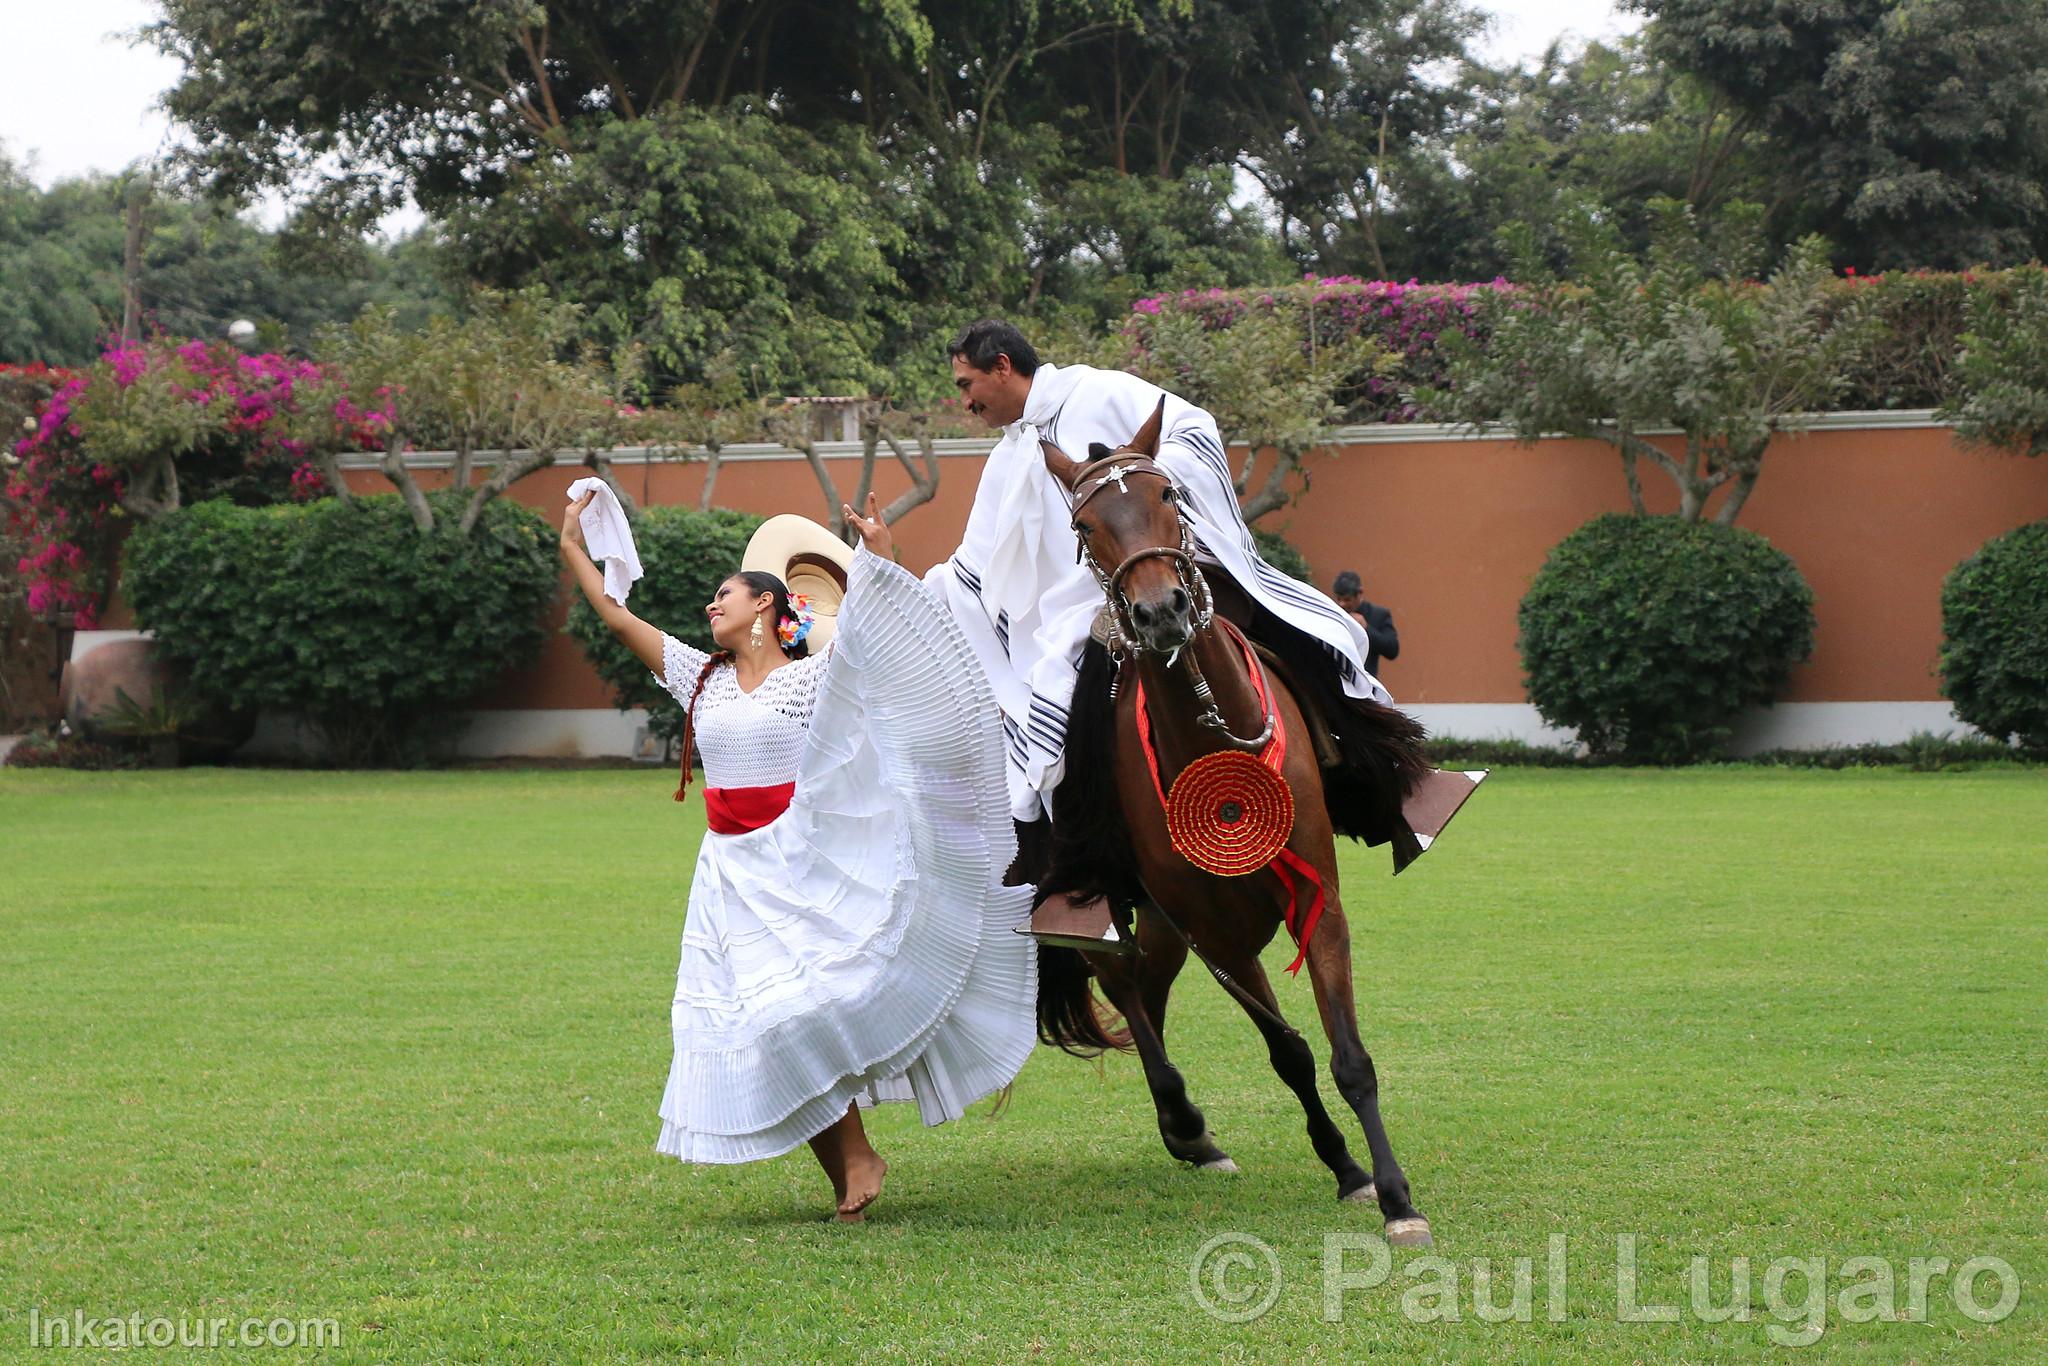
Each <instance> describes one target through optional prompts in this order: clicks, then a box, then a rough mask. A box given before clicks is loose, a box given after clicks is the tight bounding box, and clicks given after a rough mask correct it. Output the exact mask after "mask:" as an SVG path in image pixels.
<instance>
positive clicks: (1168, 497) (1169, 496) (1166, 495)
mask: <svg viewBox="0 0 2048 1366" xmlns="http://www.w3.org/2000/svg"><path fill="white" fill-rule="evenodd" d="M1159 501H1160V502H1162V503H1170V502H1172V501H1173V485H1171V484H1168V485H1167V486H1166V490H1165V492H1163V493H1161V494H1160V495H1159Z"/></svg>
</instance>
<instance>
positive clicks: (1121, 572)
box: [1073, 449, 1279, 754]
mask: <svg viewBox="0 0 2048 1366" xmlns="http://www.w3.org/2000/svg"><path fill="white" fill-rule="evenodd" d="M1126 457H1129V458H1128V459H1126ZM1097 471H1101V473H1100V474H1099V475H1098V474H1097ZM1135 474H1151V475H1157V476H1158V477H1159V478H1160V479H1162V480H1164V481H1165V482H1166V487H1167V488H1168V489H1170V490H1172V493H1173V501H1174V503H1175V506H1176V510H1177V511H1178V509H1179V506H1180V504H1181V493H1180V490H1179V487H1178V486H1177V485H1175V484H1174V482H1173V477H1172V476H1171V475H1169V474H1168V473H1167V472H1166V471H1165V470H1163V469H1161V468H1160V467H1159V464H1158V462H1157V461H1154V460H1151V459H1149V458H1147V457H1145V456H1141V455H1138V454H1137V453H1136V452H1134V451H1131V450H1128V449H1126V450H1120V451H1116V452H1114V453H1112V454H1110V455H1108V456H1105V457H1104V458H1103V459H1101V460H1094V461H1090V462H1089V463H1088V464H1086V465H1083V466H1082V467H1081V472H1080V474H1078V475H1077V476H1076V477H1075V479H1074V486H1075V487H1076V488H1078V489H1083V490H1085V491H1084V492H1081V493H1080V494H1078V495H1077V496H1076V497H1075V499H1074V506H1073V518H1074V526H1073V531H1074V544H1075V547H1076V548H1075V552H1074V558H1075V562H1076V563H1078V564H1084V565H1086V566H1088V571H1089V572H1090V573H1091V574H1093V575H1094V576H1095V582H1096V583H1097V584H1099V585H1100V586H1101V588H1102V594H1103V596H1104V597H1105V598H1107V599H1109V609H1110V617H1109V625H1110V630H1109V636H1110V639H1109V641H1108V642H1107V644H1108V646H1109V655H1110V661H1111V663H1113V664H1114V665H1115V666H1116V673H1115V675H1114V677H1113V680H1112V682H1111V684H1110V690H1109V696H1110V700H1111V701H1112V702H1113V701H1115V700H1116V696H1117V693H1118V691H1119V689H1120V688H1121V686H1122V683H1123V666H1124V664H1125V662H1126V661H1127V660H1129V659H1130V658H1131V657H1132V656H1133V655H1135V654H1137V653H1138V652H1139V651H1140V650H1142V649H1143V648H1144V647H1143V646H1141V645H1139V644H1138V632H1137V629H1136V627H1135V626H1134V625H1133V624H1132V622H1131V615H1130V614H1131V600H1130V598H1129V597H1128V596H1127V595H1126V594H1125V593H1124V580H1125V579H1126V578H1128V577H1129V575H1130V572H1131V570H1132V569H1134V568H1136V567H1137V566H1138V565H1140V564H1143V563H1144V562H1145V561H1146V560H1158V559H1164V560H1170V561H1172V562H1173V569H1174V574H1175V576H1176V577H1177V578H1179V580H1180V583H1181V587H1182V588H1183V589H1184V590H1186V592H1187V595H1188V597H1189V599H1190V600H1191V601H1192V602H1193V603H1194V604H1195V620H1194V630H1195V633H1196V634H1198V635H1199V634H1200V633H1201V632H1203V631H1206V630H1208V629H1209V628H1210V626H1211V625H1212V624H1213V623H1214V622H1215V620H1216V598H1215V595H1214V594H1213V593H1211V592H1210V590H1209V580H1208V578H1207V577H1206V576H1205V575H1204V574H1203V573H1202V567H1201V566H1200V565H1198V564H1196V563H1195V532H1194V528H1192V527H1190V526H1189V525H1188V519H1187V517H1186V515H1185V514H1184V513H1181V514H1180V515H1178V516H1177V517H1176V519H1175V520H1176V521H1178V523H1179V524H1180V544H1179V545H1178V546H1165V545H1155V546H1147V547H1145V548H1144V549H1142V550H1134V551H1132V552H1131V553H1130V554H1129V555H1126V556H1125V557H1124V558H1123V561H1122V563H1120V564H1118V565H1117V567H1116V569H1115V570H1114V571H1110V572H1105V571H1104V570H1103V568H1102V566H1101V565H1100V564H1098V563H1097V562H1096V559H1095V555H1094V553H1093V552H1092V551H1090V550H1089V549H1088V538H1087V537H1086V536H1085V535H1083V534H1082V533H1081V527H1080V518H1081V509H1083V508H1085V507H1086V506H1088V504H1089V502H1090V501H1092V500H1093V499H1094V498H1095V497H1096V495H1098V494H1100V493H1101V492H1102V491H1103V490H1104V489H1105V488H1107V487H1108V486H1109V485H1111V484H1115V485H1116V489H1117V492H1119V493H1129V492H1130V491H1131V490H1130V487H1129V485H1127V484H1126V483H1125V482H1124V481H1125V480H1126V479H1128V478H1129V477H1130V476H1132V475H1135ZM1091 475H1096V478H1095V481H1094V484H1093V486H1092V487H1090V486H1089V476H1091ZM1185 649H1186V647H1185V646H1182V647H1181V648H1180V649H1176V650H1175V651H1173V653H1172V654H1171V655H1170V656H1169V657H1168V658H1167V667H1169V668H1171V667H1173V666H1174V665H1175V664H1176V663H1177V662H1178V661H1179V660H1180V657H1181V654H1182V652H1183V651H1184V650H1185ZM1187 671H1188V678H1189V682H1190V684H1191V685H1192V686H1193V688H1194V691H1195V700H1196V701H1197V702H1199V703H1200V704H1201V706H1202V710H1201V712H1200V714H1199V715H1197V716H1196V717H1195V721H1196V723H1197V724H1199V725H1202V726H1206V727H1207V728H1209V729H1210V730H1213V731H1215V732H1216V733H1217V734H1218V735H1220V736H1221V737H1222V738H1223V739H1224V741H1225V742H1226V743H1228V744H1229V745H1230V746H1231V747H1232V748H1233V749H1241V750H1245V751H1247V752H1249V753H1253V754H1256V753H1258V752H1259V751H1260V750H1262V749H1264V748H1265V747H1266V744H1267V742H1268V741H1270V740H1271V739H1272V738H1273V728H1274V727H1275V726H1276V725H1277V724H1278V722H1279V713H1278V712H1277V711H1276V710H1274V709H1273V707H1272V706H1271V705H1267V706H1266V708H1265V718H1264V719H1265V725H1264V727H1263V728H1262V729H1261V730H1260V731H1259V733H1258V734H1257V735H1252V736H1243V735H1237V734H1234V733H1233V732H1232V731H1231V729H1230V723H1229V722H1227V721H1226V720H1224V719H1223V709H1222V708H1221V707H1220V706H1218V705H1217V703H1216V694H1215V693H1214V692H1213V691H1212V690H1211V689H1210V687H1209V680H1208V679H1207V678H1206V677H1204V676H1203V673H1202V666H1201V664H1200V663H1199V662H1198V661H1197V660H1196V658H1195V656H1194V655H1193V654H1191V653H1190V654H1188V656H1187ZM1260 696H1261V700H1262V701H1263V700H1264V694H1263V692H1262V693H1261V694H1260Z"/></svg>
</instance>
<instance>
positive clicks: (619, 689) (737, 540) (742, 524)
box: [563, 507, 761, 740]
mask: <svg viewBox="0 0 2048 1366" xmlns="http://www.w3.org/2000/svg"><path fill="white" fill-rule="evenodd" d="M759 525H761V519H760V518H759V517H756V516H754V515H753V514H751V513H745V512H731V511H727V510H726V509H723V508H715V509H712V510H711V511H708V512H699V511H697V510H696V509H694V508H685V507H650V508H643V509H641V512H640V516H639V517H638V519H636V520H635V521H634V523H633V543H634V545H635V547H636V548H637V549H638V550H639V552H640V566H641V568H642V569H644V570H645V571H646V573H645V575H644V576H643V577H642V578H641V580H640V582H639V583H637V584H635V585H634V586H633V593H632V600H631V606H632V609H633V612H634V615H636V616H638V617H640V618H641V619H642V620H643V621H649V622H652V623H653V624H654V625H656V626H658V627H660V628H661V629H662V630H664V631H667V632H668V633H669V634H670V635H672V636H674V637H675V638H676V639H677V640H681V641H685V642H687V643H689V644H691V645H695V646H696V647H697V648H698V649H700V650H715V649H717V648H718V647H717V646H716V645H715V644H714V643H713V642H712V639H711V623H710V622H709V621H708V620H706V619H705V616H704V604H706V603H708V602H710V601H711V595H712V593H714V592H715V591H717V588H718V585H719V584H721V583H724V582H725V581H726V580H727V579H728V578H730V577H732V575H734V574H736V573H738V572H739V567H740V557H741V556H742V555H743V554H745V553H746V549H747V538H748V537H750V536H752V535H753V534H754V528H755V527H757V526H759ZM563 629H564V630H565V631H567V632H568V634H570V635H571V636H574V637H575V638H576V643H577V644H578V645H580V646H582V647H583V656H584V658H586V659H588V660H589V661H590V666H591V667H592V668H593V669H595V670H596V671H597V676H598V677H599V678H601V679H603V680H604V682H605V684H606V686H608V687H609V688H611V690H612V698H613V701H614V702H615V703H616V705H617V706H618V708H619V710H620V711H625V710H626V709H627V708H629V707H645V708H647V714H648V727H649V729H651V730H652V731H653V733H654V734H656V735H658V736H660V737H661V738H663V739H664V740H674V739H675V738H676V737H678V736H679V735H681V734H682V730H683V714H682V710H681V709H680V708H679V707H677V706H676V705H675V704H674V702H673V701H672V700H671V699H670V697H669V695H668V693H666V692H664V691H663V690H662V689H661V688H660V687H659V686H657V685H656V684H655V681H654V678H653V676H652V675H651V674H650V673H649V672H648V670H647V666H646V665H644V664H642V663H641V662H640V661H639V660H638V659H637V658H635V657H634V655H633V652H632V651H631V650H629V649H627V648H626V647H625V646H624V645H623V644H621V643H620V641H619V639H618V637H616V636H614V635H613V634H612V633H611V631H610V629H608V628H607V627H606V626H605V624H604V622H603V620H602V619H601V618H600V617H599V616H598V615H597V613H596V612H595V611H593V610H592V609H591V606H590V604H589V603H588V602H587V601H585V600H584V599H583V597H582V596H581V595H580V594H579V595H578V596H577V598H576V600H575V602H573V603H572V604H571V605H570V607H569V624H568V625H567V626H566V627H564V628H563Z"/></svg>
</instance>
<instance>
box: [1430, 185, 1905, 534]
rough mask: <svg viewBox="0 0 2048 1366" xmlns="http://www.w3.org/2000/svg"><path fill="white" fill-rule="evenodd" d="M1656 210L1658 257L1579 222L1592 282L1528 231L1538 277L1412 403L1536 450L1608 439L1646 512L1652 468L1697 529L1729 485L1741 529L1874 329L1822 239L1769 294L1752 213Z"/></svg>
mask: <svg viewBox="0 0 2048 1366" xmlns="http://www.w3.org/2000/svg"><path fill="white" fill-rule="evenodd" d="M1653 207H1654V209H1655V210H1656V212H1657V214H1658V216H1659V218H1660V220H1661V222H1660V226H1659V228H1658V231H1657V234H1656V238H1655V241H1654V244H1653V247H1652V249H1651V251H1650V254H1649V259H1648V260H1647V261H1639V260H1638V259H1636V257H1635V256H1634V254H1633V253H1631V252H1630V251H1629V250H1628V249H1627V248H1626V247H1625V246H1624V245H1623V243H1622V242H1621V241H1620V239H1619V236H1618V234H1617V233H1616V232H1615V230H1614V229H1613V227H1612V225H1610V224H1606V223H1603V222H1601V221H1600V220H1599V219H1597V218H1594V217H1590V216H1589V217H1582V218H1581V219H1579V220H1578V221H1577V222H1576V223H1575V224H1574V225H1573V228H1572V239H1573V245H1572V267H1573V271H1572V273H1573V275H1574V276H1575V277H1576V279H1577V280H1578V281H1580V282H1581V283H1573V284H1567V283H1564V282H1561V281H1559V280H1557V279H1555V278H1554V277H1553V278H1550V279H1545V278H1544V273H1543V267H1542V264H1541V261H1540V258H1539V257H1538V255H1537V252H1536V249H1535V246H1534V234H1533V233H1531V232H1528V231H1526V230H1525V231H1523V232H1521V233H1519V234H1517V236H1518V238H1519V246H1518V255H1519V257H1520V258H1521V261H1522V266H1521V269H1520V271H1519V272H1518V273H1520V274H1522V276H1523V278H1525V279H1528V280H1530V281H1532V283H1530V284H1529V285H1527V286H1526V287H1523V288H1518V289H1516V290H1514V291H1512V292H1507V293H1502V294H1499V295H1496V296H1492V297H1491V298H1490V300H1489V301H1488V302H1487V304H1486V311H1485V319H1484V321H1485V330H1486V331H1487V332H1488V333H1489V334H1490V335H1489V336H1488V338H1487V340H1486V341H1485V342H1484V343H1483V344H1481V343H1479V342H1476V341H1473V340H1471V339H1469V338H1467V337H1464V336H1463V335H1461V334H1452V336H1451V337H1450V338H1449V339H1448V340H1449V343H1450V350H1451V353H1452V361H1451V365H1450V378H1449V382H1448V384H1447V385H1446V386H1445V387H1444V388H1441V389H1432V390H1425V391H1422V392H1419V393H1418V394H1417V396H1416V397H1417V400H1418V401H1419V402H1421V403H1422V404H1423V405H1424V406H1425V407H1426V408H1429V409H1433V410H1434V411H1437V412H1440V413H1443V414H1445V415H1446V416H1448V417H1451V418H1453V419H1455V420H1458V421H1465V422H1471V423H1500V424H1502V425H1504V426H1506V427H1508V428H1509V429H1510V430H1512V431H1513V432H1514V434H1515V436H1516V438H1517V439H1519V440H1521V441H1524V442H1529V443H1533V442H1535V441H1536V440H1537V439H1538V438H1539V437H1542V436H1546V435H1553V434H1556V435H1565V436H1577V437H1586V438H1591V439H1593V440H1597V441H1603V442H1606V443H1607V444H1608V445H1611V446H1613V447H1614V448H1615V450H1616V451H1617V452H1618V453H1619V454H1620V456H1621V460H1622V468H1623V471H1624V474H1625V475H1626V477H1627V481H1628V491H1629V501H1630V504H1631V505H1632V506H1633V507H1634V509H1635V511H1636V512H1637V513H1639V514H1641V513H1644V512H1646V511H1647V509H1646V507H1645V505H1644V502H1643V493H1642V484H1641V479H1640V474H1639V462H1642V461H1648V462H1649V463H1650V464H1651V465H1653V466H1654V467H1656V468H1657V469H1659V470H1662V471H1663V472H1664V473H1665V474H1666V475H1668V476H1669V477H1670V478H1671V480H1672V482H1673V483H1674V484H1676V485H1677V487H1678V493H1679V516H1680V517H1681V518H1682V519H1684V520H1687V521H1698V520H1700V519H1701V518H1702V517H1704V516H1705V515H1706V511H1707V501H1708V499H1709V498H1710V497H1711V496H1712V495H1713V494H1714V492H1715V491H1716V490H1718V489H1721V488H1722V487H1724V486H1726V487H1727V490H1728V491H1727V493H1726V495H1725V496H1724V497H1723V499H1722V501H1721V504H1720V507H1719V509H1718V510H1717V511H1716V512H1715V514H1714V520H1715V521H1716V522H1718V523H1720V524H1721V525H1723V526H1727V525H1732V524H1733V523H1734V521H1735V519H1736V517H1737V516H1738V515H1739V514H1740V513H1741V511H1742V506H1743V504H1744V503H1745V502H1746V501H1747V500H1748V498H1749V495H1750V492H1751V491H1752V490H1753V489H1754V488H1755V487H1756V482H1757V479H1758V477H1759V476H1760V475H1761V474H1762V472H1763V458H1764V454H1765V452H1766V451H1767V450H1768V449H1769V447H1770V443H1771V441H1772V440H1773V438H1775V437H1776V436H1778V435H1779V434H1781V433H1785V432H1795V431H1798V430H1800V429H1801V428H1802V426H1803V425H1804V424H1805V422H1806V420H1807V417H1808V415H1810V414H1812V413H1814V412H1818V411H1823V410H1825V409H1826V408H1827V407H1828V406H1829V404H1830V402H1831V400H1832V399H1833V397H1834V396H1835V395H1836V394H1837V393H1839V392H1841V390H1842V389H1843V388H1844V387H1845V385H1846V383H1847V376H1848V372H1849V370H1850V368H1851V365H1852V363H1853V362H1854V360H1855V358H1856V357H1857V356H1858V354H1860V352H1861V351H1862V350H1863V348H1865V347H1867V346H1868V345H1869V344H1870V340H1871V336H1872V323H1871V319H1870V317H1869V315H1868V313H1867V311H1866V310H1864V309H1862V308H1860V307H1859V306H1858V305H1857V303H1856V302H1855V301H1854V299H1853V297H1852V301H1851V302H1850V303H1849V304H1848V305H1847V306H1837V304H1836V300H1835V298H1834V292H1833V290H1832V281H1833V274H1832V272H1831V271H1830V270H1829V269H1828V265H1827V249H1826V244H1825V243H1823V242H1821V241H1820V240H1819V239H1816V238H1809V239H1807V240H1805V241H1804V242H1801V243H1800V244H1798V245H1797V246H1796V247H1794V248H1793V249H1792V251H1790V252H1789V253H1787V254H1786V256H1785V258H1784V259H1783V260H1782V261H1781V262H1780V263H1779V265H1778V268H1777V270H1776V271H1775V272H1774V273H1773V274H1772V276H1771V278H1770V280H1769V282H1768V283H1767V284H1761V285H1760V284H1758V283H1757V282H1756V281H1755V280H1753V279H1751V278H1749V277H1750V274H1751V271H1752V270H1753V269H1754V268H1755V266H1756V264H1757V262H1758V261H1759V260H1760V258H1761V244H1760V239H1759V236H1758V233H1757V227H1756V222H1755V214H1754V211H1753V210H1751V209H1749V208H1748V207H1747V206H1744V207H1743V208H1742V210H1741V211H1739V212H1731V213H1730V214H1728V215H1724V217H1723V220H1722V221H1721V222H1720V223H1719V224H1718V225H1717V230H1716V231H1704V232H1703V231H1702V228H1701V226H1700V223H1699V220H1698V219H1697V218H1695V216H1694V215H1693V213H1692V211H1691V209H1690V208H1689V207H1688V206H1686V205H1684V204H1680V203H1677V202H1676V201H1671V200H1665V201H1661V202H1659V203H1658V204H1656V205H1654V206H1653ZM1657 428H1675V429H1676V430H1677V431H1678V432H1679V433H1680V434H1681V436H1682V437H1683V439H1684V443H1685V445H1684V450H1683V452H1682V453H1681V454H1678V455H1670V454H1667V453H1666V452H1665V451H1664V449H1663V448H1662V447H1660V446H1658V445H1657V444H1656V443H1654V442H1652V441H1651V440H1649V439H1648V437H1647V436H1646V435H1645V433H1647V432H1650V431H1652V430H1654V429H1657Z"/></svg>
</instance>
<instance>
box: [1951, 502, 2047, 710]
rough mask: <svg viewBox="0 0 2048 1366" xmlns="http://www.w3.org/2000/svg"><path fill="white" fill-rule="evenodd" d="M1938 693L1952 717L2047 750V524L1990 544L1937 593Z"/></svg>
mask: <svg viewBox="0 0 2048 1366" xmlns="http://www.w3.org/2000/svg"><path fill="white" fill-rule="evenodd" d="M1941 629H1942V636H1943V640H1942V647H1941V690H1942V692H1943V693H1944V694H1946V695H1947V697H1948V698H1949V699H1950V700H1951V701H1953V702H1954V703H1955V705H1956V715H1958V716H1960V717H1962V719H1963V720H1965V721H1967V722H1969V723H1970V724H1971V725H1973V726H1975V727H1976V728H1977V729H1978V730H1981V731H1983V732H1984V733H1985V734H1986V735H1992V736H1996V737H1997V738H1999V739H2001V740H2005V739H2009V738H2012V737H2017V738H2018V739H2019V741H2020V743H2022V744H2024V745H2026V746H2027V747H2028V748H2029V749H2037V750H2048V522H2034V523H2032V524H2030V525H2028V526H2023V527H2020V528H2019V529H2018V530H2016V531H2008V532H2007V533H2006V534H2005V535H2003V536H1999V537H1997V538H1995V539H1993V540H1990V541H1987V542H1985V544H1984V548H1983V549H1981V550H1979V551H1978V552H1977V553H1976V554H1975V555H1972V556H1971V557H1970V558H1969V559H1967V560H1964V561H1963V562H1962V563H1961V564H1959V565H1957V566H1956V567H1955V569H1954V571H1953V572H1951V573H1950V574H1949V576H1948V580H1947V581H1946V582H1945V583H1944V584H1943V585H1942V590H1941Z"/></svg>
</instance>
